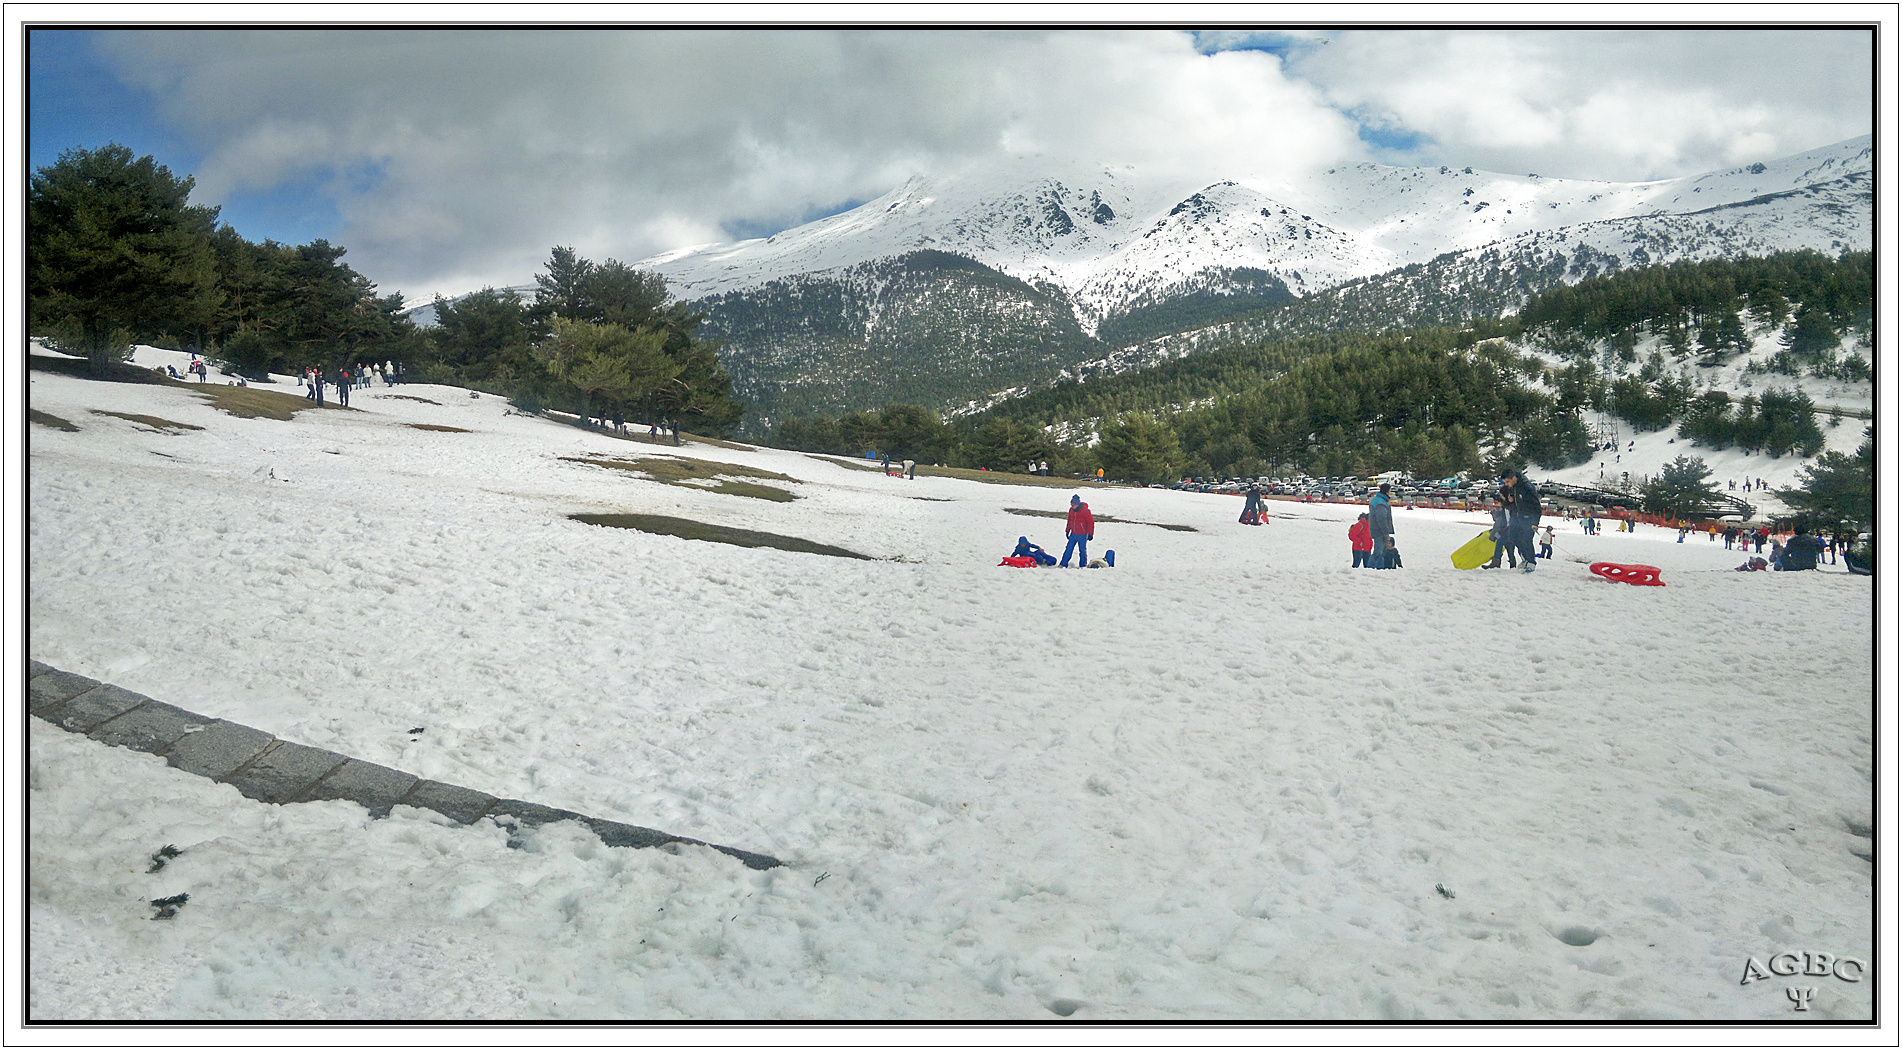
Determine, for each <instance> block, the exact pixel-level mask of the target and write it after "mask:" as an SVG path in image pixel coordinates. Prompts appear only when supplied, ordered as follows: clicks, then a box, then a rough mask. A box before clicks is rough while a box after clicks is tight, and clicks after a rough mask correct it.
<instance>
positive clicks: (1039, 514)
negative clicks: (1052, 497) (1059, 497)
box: [1004, 507, 1199, 532]
mask: <svg viewBox="0 0 1902 1050" xmlns="http://www.w3.org/2000/svg"><path fill="white" fill-rule="evenodd" d="M1004 511H1005V512H1006V513H1008V514H1022V515H1024V516H1025V517H1027V518H1068V517H1069V516H1070V514H1069V512H1068V511H1062V510H1029V509H1027V508H1024V507H1005V508H1004ZM1091 517H1092V518H1094V519H1095V520H1097V521H1107V522H1110V523H1112V524H1116V525H1150V526H1153V527H1155V528H1158V529H1168V530H1169V531H1170V532H1197V531H1199V530H1198V529H1197V528H1196V527H1195V526H1193V525H1173V524H1170V523H1168V522H1161V521H1131V520H1128V519H1126V518H1116V517H1111V516H1110V515H1108V514H1092V515H1091Z"/></svg>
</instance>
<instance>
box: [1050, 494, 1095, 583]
mask: <svg viewBox="0 0 1902 1050" xmlns="http://www.w3.org/2000/svg"><path fill="white" fill-rule="evenodd" d="M1063 534H1064V536H1065V538H1066V539H1067V540H1068V541H1069V542H1067V543H1065V544H1064V547H1063V560H1062V561H1059V562H1057V568H1059V569H1067V568H1069V567H1070V552H1071V551H1075V552H1076V556H1077V558H1076V567H1077V568H1079V569H1081V568H1085V567H1087V566H1088V565H1089V564H1090V540H1091V539H1092V538H1094V537H1095V536H1096V519H1095V518H1094V517H1091V516H1090V505H1089V504H1088V503H1085V502H1083V497H1082V496H1077V495H1072V496H1071V497H1070V516H1069V518H1068V519H1066V520H1065V521H1064V523H1063Z"/></svg>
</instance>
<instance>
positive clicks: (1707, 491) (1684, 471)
mask: <svg viewBox="0 0 1902 1050" xmlns="http://www.w3.org/2000/svg"><path fill="white" fill-rule="evenodd" d="M1719 498H1720V494H1719V493H1718V491H1717V486H1716V485H1715V484H1714V483H1712V482H1711V480H1710V466H1709V465H1708V464H1706V463H1705V462H1704V461H1703V459H1702V458H1700V457H1696V456H1679V457H1677V459H1675V460H1673V461H1672V462H1670V463H1667V464H1665V466H1664V469H1662V470H1660V471H1659V472H1658V473H1657V475H1656V476H1655V477H1653V478H1652V479H1651V480H1650V481H1648V482H1646V483H1645V485H1644V488H1643V489H1642V490H1641V491H1640V493H1639V499H1640V500H1641V501H1642V505H1643V507H1644V509H1645V511H1646V512H1648V513H1651V514H1664V515H1668V516H1670V517H1673V518H1680V519H1681V518H1689V517H1692V516H1693V515H1699V514H1703V513H1705V512H1706V511H1707V510H1708V509H1709V507H1710V506H1711V505H1712V504H1713V503H1716V502H1717V501H1718V499H1719Z"/></svg>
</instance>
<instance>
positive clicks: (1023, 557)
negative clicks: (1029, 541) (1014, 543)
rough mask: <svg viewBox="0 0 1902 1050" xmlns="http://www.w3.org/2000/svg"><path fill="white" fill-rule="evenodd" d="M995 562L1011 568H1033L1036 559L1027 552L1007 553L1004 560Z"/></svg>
mask: <svg viewBox="0 0 1902 1050" xmlns="http://www.w3.org/2000/svg"><path fill="white" fill-rule="evenodd" d="M997 564H999V565H1008V566H1010V567H1011V568H1013V569H1034V568H1036V567H1037V559H1035V558H1033V557H1031V556H1030V555H1028V554H1007V555H1005V556H1004V560H1003V561H1000V562H998V563H997Z"/></svg>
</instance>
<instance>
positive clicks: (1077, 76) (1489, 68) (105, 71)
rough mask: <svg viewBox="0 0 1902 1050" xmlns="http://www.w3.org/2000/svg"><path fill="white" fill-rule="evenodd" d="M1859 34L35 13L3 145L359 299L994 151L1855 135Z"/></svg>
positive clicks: (1322, 153)
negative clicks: (154, 166) (434, 21)
mask: <svg viewBox="0 0 1902 1050" xmlns="http://www.w3.org/2000/svg"><path fill="white" fill-rule="evenodd" d="M1872 46H1873V36H1872V34H1871V33H1870V32H1868V31H1867V30H1859V29H1840V28H1833V29H1826V28H1814V29H1782V30H1777V31H1768V30H1734V29H1732V30H1716V29H1711V30H1697V29H1691V30H1683V29H1675V30H1662V29H1658V30H1650V29H1642V28H1636V29H1634V28H1620V29H1603V30H1593V29H1563V30H1526V29H1511V30H1508V29H1485V28H1439V29H1401V30H1387V31H1368V30H1341V31H1317V30H1303V31H1298V32H1260V31H1250V32H1238V31H1206V32H1193V31H1179V32H1178V31H1157V30H1144V31H1130V30H1083V29H1055V30H1043V29H1038V30H1021V31H1010V30H939V31H900V30H861V31H850V30H832V29H826V30H816V29H814V30H801V29H790V30H775V31H767V30H750V29H710V30H694V31H686V30H662V29H653V30H599V29H588V30H574V29H558V28H548V29H539V30H524V29H507V30H500V29H482V28H474V29H439V30H432V29H421V30H394V29H376V28H353V29H331V30H323V29H315V30H313V29H296V30H260V29H232V30H218V29H216V28H209V29H208V28H203V27H194V28H189V29H186V28H179V29H165V28H160V29H148V30H142V31H129V30H118V31H100V30H54V29H38V28H35V29H33V30H31V31H30V32H29V34H28V53H27V60H28V66H27V80H28V87H29V104H28V110H29V112H28V136H29V137H28V154H29V157H28V160H29V164H30V165H31V166H33V167H38V166H41V165H44V164H49V163H52V162H53V161H54V160H56V159H57V158H58V156H59V154H60V153H61V152H63V151H64V150H67V149H71V148H74V147H81V148H96V147H98V146H101V145H104V144H105V143H107V142H109V141H117V142H120V143H123V144H124V145H126V146H129V147H131V148H132V150H133V151H134V152H135V153H138V154H145V153H150V154H153V155H154V156H155V157H157V158H158V159H159V160H160V161H161V162H163V163H165V164H166V165H168V166H169V167H170V168H171V169H172V170H173V172H174V173H175V174H190V175H192V176H194V177H195V178H196V180H197V186H196V190H195V192H194V198H193V199H194V201H196V202H197V203H202V204H215V205H218V206H220V207H221V208H222V212H221V218H222V219H223V221H225V222H229V223H230V224H232V225H233V226H234V227H236V228H237V229H238V231H239V232H240V233H242V234H244V235H245V236H246V237H249V238H250V239H252V240H263V239H265V238H267V237H268V238H272V239H275V240H279V241H283V242H286V243H304V242H307V241H310V240H312V239H315V238H318V237H323V238H327V239H329V240H330V241H331V242H332V243H336V244H342V245H345V246H346V247H348V249H349V255H348V256H347V261H348V262H350V263H351V265H352V266H354V267H355V268H356V269H357V270H358V271H359V272H361V273H363V274H365V275H367V276H369V277H370V278H371V279H372V280H374V281H376V282H377V283H378V285H379V286H380V287H381V289H382V290H383V291H384V292H389V291H401V292H403V293H404V294H405V295H406V296H408V297H411V298H424V297H427V296H428V295H429V294H430V293H433V292H441V293H444V294H449V295H454V294H459V293H461V292H465V291H470V290H473V289H475V288H479V287H481V286H483V285H497V286H502V285H508V284H520V283H525V282H527V281H528V280H529V279H530V278H531V276H532V274H533V273H534V272H535V271H536V270H537V269H539V268H540V266H541V263H542V262H543V261H544V260H545V259H546V258H547V255H548V250H549V248H550V247H552V246H553V245H556V244H567V245H573V246H575V247H576V248H577V249H578V250H580V252H581V253H582V254H583V255H584V256H587V257H589V258H595V259H602V258H609V257H612V258H619V259H623V260H627V261H633V260H636V259H639V258H642V257H644V256H647V255H651V254H653V253H655V252H659V251H663V250H666V249H669V248H676V247H682V246H686V245H691V244H700V243H705V242H709V241H725V240H732V239H736V238H740V237H749V236H763V235H765V234H768V233H772V232H774V231H776V230H779V229H783V228H786V227H789V226H794V225H798V224H799V223H801V222H805V221H810V220H811V219H814V218H818V217H821V216H824V215H827V214H831V213H834V212H837V211H839V210H842V209H843V208H845V207H849V206H851V205H853V204H856V203H860V202H863V201H865V200H868V199H870V198H872V197H875V196H877V195H879V194H881V193H883V192H885V191H886V190H889V189H891V188H892V187H893V186H895V185H897V184H898V183H899V182H901V181H903V179H904V178H905V177H906V176H908V175H910V174H913V173H916V172H933V171H944V170H949V169H952V168H955V167H959V166H962V165H963V164H965V163H968V162H970V161H973V160H983V159H988V158H993V157H996V156H999V155H1018V156H1024V155H1045V156H1052V157H1063V158H1067V159H1071V160H1079V161H1084V162H1089V163H1098V162H1101V163H1111V164H1133V165H1137V166H1140V167H1144V168H1149V169H1152V170H1156V171H1158V172H1161V173H1167V174H1172V175H1188V176H1193V177H1197V178H1201V177H1207V178H1208V179H1210V180H1211V181H1212V180H1214V179H1219V178H1227V177H1233V176H1235V175H1266V176H1273V175H1277V174H1283V173H1294V172H1298V171H1301V170H1304V169H1309V168H1315V167H1325V166H1328V165H1332V164H1336V163H1339V162H1342V161H1352V160H1376V161H1380V162H1384V163H1392V164H1456V165H1459V166H1471V167H1474V168H1481V169H1489V170H1495V171H1505V172H1512V173H1520V174H1523V173H1526V172H1539V173H1540V174H1543V175H1547V176H1558V177H1568V178H1583V179H1603V180H1642V179H1655V178H1667V177H1672V176H1677V175H1687V174H1695V173H1697V172H1701V171H1706V170H1710V169H1714V168H1720V167H1725V166H1730V165H1735V164H1741V163H1749V162H1752V161H1757V160H1769V159H1773V158H1776V157H1780V156H1784V155H1787V154H1790V153H1795V152H1800V151H1802V150H1806V149H1811V148H1814V147H1817V146H1823V145H1827V144H1829V143H1832V142H1837V141H1840V140H1842V139H1846V138H1850V137H1852V136H1856V135H1864V134H1870V133H1871V132H1872V131H1873V130H1874V127H1873V123H1872V122H1873V115H1872V112H1873V97H1874V90H1875V66H1874V55H1873V51H1872Z"/></svg>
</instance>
